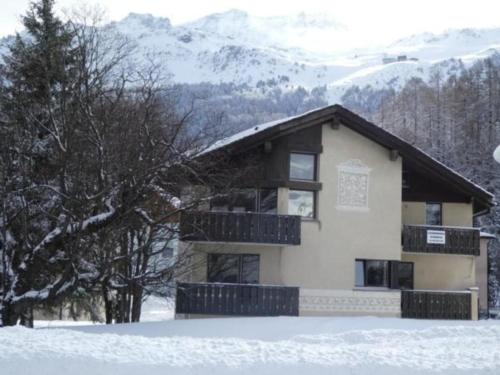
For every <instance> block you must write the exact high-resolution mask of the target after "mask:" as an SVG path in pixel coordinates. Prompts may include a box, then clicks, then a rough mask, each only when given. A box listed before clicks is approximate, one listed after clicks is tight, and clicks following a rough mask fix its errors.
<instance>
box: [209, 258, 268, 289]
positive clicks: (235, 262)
mask: <svg viewBox="0 0 500 375" xmlns="http://www.w3.org/2000/svg"><path fill="white" fill-rule="evenodd" d="M259 265H260V259H259V255H255V254H208V270H207V281H208V282H210V283H231V284H233V283H235V284H258V283H259Z"/></svg>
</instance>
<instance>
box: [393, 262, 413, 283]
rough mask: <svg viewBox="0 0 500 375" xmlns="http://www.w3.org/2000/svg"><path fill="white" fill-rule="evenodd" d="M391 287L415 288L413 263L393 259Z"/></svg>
mask: <svg viewBox="0 0 500 375" xmlns="http://www.w3.org/2000/svg"><path fill="white" fill-rule="evenodd" d="M390 263H391V288H393V289H413V263H412V262H397V261H391V262H390Z"/></svg>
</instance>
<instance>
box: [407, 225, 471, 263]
mask: <svg viewBox="0 0 500 375" xmlns="http://www.w3.org/2000/svg"><path fill="white" fill-rule="evenodd" d="M403 251H404V252H412V253H430V254H432V253H434V254H458V255H476V256H477V255H479V229H477V228H461V227H444V226H434V225H405V226H404V227H403Z"/></svg>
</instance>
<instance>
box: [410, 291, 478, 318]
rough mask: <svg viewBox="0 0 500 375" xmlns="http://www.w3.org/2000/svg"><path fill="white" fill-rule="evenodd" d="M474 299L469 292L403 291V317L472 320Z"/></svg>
mask: <svg viewBox="0 0 500 375" xmlns="http://www.w3.org/2000/svg"><path fill="white" fill-rule="evenodd" d="M472 298H473V297H472V294H471V293H470V292H469V291H435V290H402V291H401V317H402V318H411V319H455V320H471V318H472ZM476 298H477V296H476Z"/></svg>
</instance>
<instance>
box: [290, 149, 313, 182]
mask: <svg viewBox="0 0 500 375" xmlns="http://www.w3.org/2000/svg"><path fill="white" fill-rule="evenodd" d="M290 180H305V181H314V180H316V155H315V154H299V153H291V154H290Z"/></svg>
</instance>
